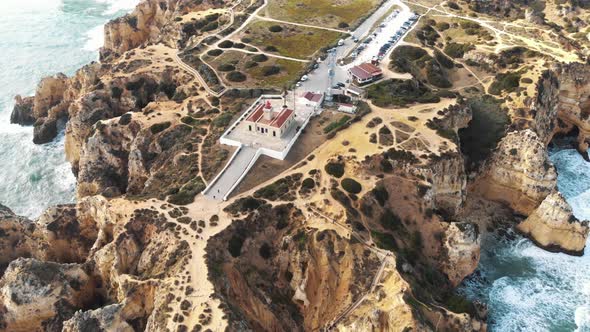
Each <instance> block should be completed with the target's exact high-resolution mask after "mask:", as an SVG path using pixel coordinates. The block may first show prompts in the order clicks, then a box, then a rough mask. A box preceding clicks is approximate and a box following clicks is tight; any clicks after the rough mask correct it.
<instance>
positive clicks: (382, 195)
mask: <svg viewBox="0 0 590 332" xmlns="http://www.w3.org/2000/svg"><path fill="white" fill-rule="evenodd" d="M371 193H372V194H373V197H375V199H376V200H377V202H378V203H379V205H381V206H385V203H387V200H388V199H389V192H387V189H386V188H385V187H384V186H377V187H375V189H373V190H372V191H371Z"/></svg>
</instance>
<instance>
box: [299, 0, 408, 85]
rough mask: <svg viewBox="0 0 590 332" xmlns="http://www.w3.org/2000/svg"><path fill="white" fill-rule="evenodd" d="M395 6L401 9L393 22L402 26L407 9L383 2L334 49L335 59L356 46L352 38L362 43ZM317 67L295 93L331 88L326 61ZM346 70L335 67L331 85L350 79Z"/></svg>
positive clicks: (394, 2)
mask: <svg viewBox="0 0 590 332" xmlns="http://www.w3.org/2000/svg"><path fill="white" fill-rule="evenodd" d="M395 5H398V6H399V7H401V8H402V11H401V13H400V15H398V17H396V18H395V21H396V22H397V21H399V22H400V23H399V26H401V24H403V21H402V20H405V19H406V18H407V17H409V16H411V12H410V10H409V8H408V7H407V6H406V5H404V4H403V3H402V2H401V1H400V0H389V1H387V2H385V3H384V4H383V5H382V6H381V7H380V8H379V9H377V10H376V11H375V12H374V13H373V14H372V15H371V16H370V17H369V18H367V19H366V20H365V21H364V22H363V23H362V24H361V25H360V26H359V27H358V28H357V29H356V30H355V31H354V32H353V33H352V34H351V36H350V37H348V38H346V39H345V40H344V44H343V45H342V46H340V47H337V48H336V52H335V54H336V55H335V57H336V59H340V58H344V57H345V56H346V55H348V54H349V53H350V52H351V51H352V50H354V49H355V48H356V47H357V46H358V43H356V42H354V41H353V38H355V37H356V38H358V39H359V40H361V41H362V39H363V38H364V37H365V36H367V35H368V34H370V33H372V30H371V28H373V26H374V25H375V24H376V23H377V22H378V21H379V20H380V19H381V18H382V17H383V16H384V15H385V14H387V12H388V11H389V10H390V9H391V8H392V7H393V6H395ZM397 25H398V24H397V23H396V24H395V26H397ZM383 33H384V34H386V35H387V37H386V38H385V40H387V39H389V37H391V36H392V35H393V34H394V32H385V31H384V32H383ZM381 39H382V38H379V40H381ZM364 54H368V50H365V52H363V56H364ZM374 55H377V54H374ZM371 56H372V55H371ZM369 59H370V57H369ZM319 65H320V66H319V67H318V68H317V69H315V70H314V71H312V72H311V73H310V74H308V75H307V76H308V78H309V79H308V80H307V81H306V82H303V83H301V86H300V87H298V88H297V91H314V92H326V90H327V89H328V88H330V87H331V86H330V80H329V73H330V68H329V61H328V59H326V60H325V61H322V62H321V63H320V64H319ZM348 68H349V66H339V65H336V66H335V70H334V81H333V83H332V84H333V85H335V84H336V83H338V82H342V83H346V81H347V80H348V79H349V78H350V77H349V74H348Z"/></svg>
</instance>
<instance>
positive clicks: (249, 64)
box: [244, 61, 258, 69]
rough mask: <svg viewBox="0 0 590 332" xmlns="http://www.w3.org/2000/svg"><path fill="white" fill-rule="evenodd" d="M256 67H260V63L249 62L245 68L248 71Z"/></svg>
mask: <svg viewBox="0 0 590 332" xmlns="http://www.w3.org/2000/svg"><path fill="white" fill-rule="evenodd" d="M256 66H258V62H255V61H248V62H246V64H244V68H246V69H250V68H254V67H256Z"/></svg>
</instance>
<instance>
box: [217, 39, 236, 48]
mask: <svg viewBox="0 0 590 332" xmlns="http://www.w3.org/2000/svg"><path fill="white" fill-rule="evenodd" d="M218 46H219V47H221V48H231V47H233V46H234V42H232V41H231V40H224V41H222V42H221V43H219V45H218Z"/></svg>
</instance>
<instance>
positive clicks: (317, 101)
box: [299, 91, 324, 111]
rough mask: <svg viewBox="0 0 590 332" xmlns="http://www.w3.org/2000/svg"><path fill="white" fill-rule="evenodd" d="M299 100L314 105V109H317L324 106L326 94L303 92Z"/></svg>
mask: <svg viewBox="0 0 590 332" xmlns="http://www.w3.org/2000/svg"><path fill="white" fill-rule="evenodd" d="M299 100H300V103H301V104H303V105H305V106H309V107H312V108H313V109H314V111H317V110H319V109H320V108H321V107H322V103H323V102H324V94H323V93H315V92H309V91H308V92H305V93H304V94H302V95H301V97H300V98H299Z"/></svg>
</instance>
